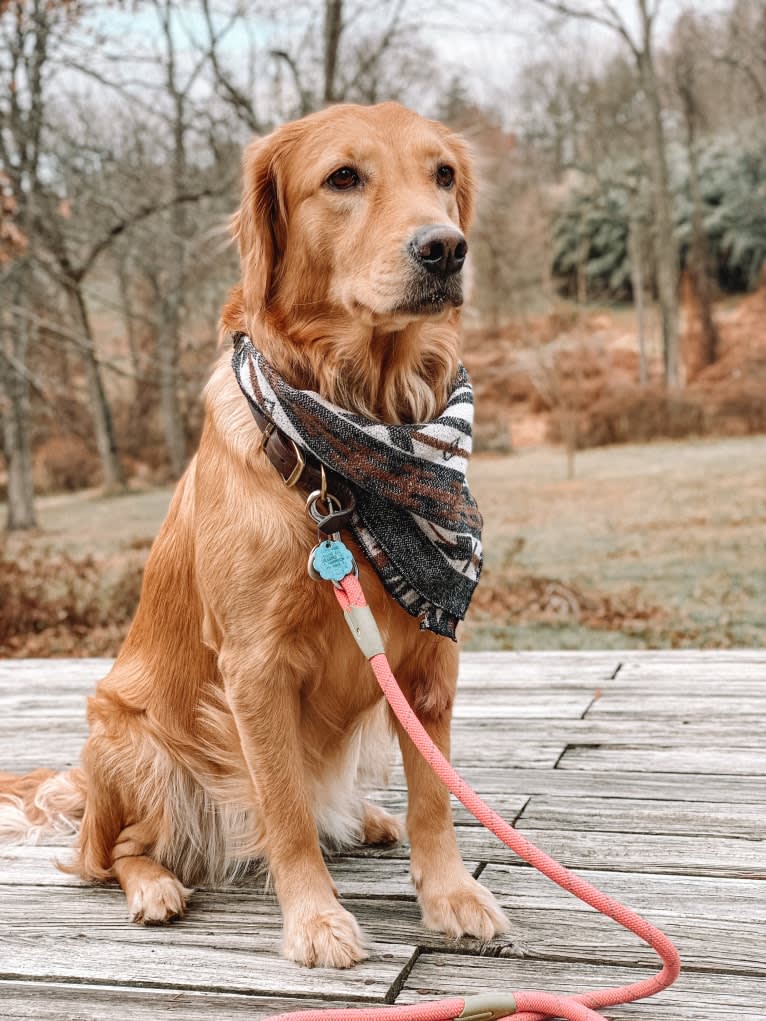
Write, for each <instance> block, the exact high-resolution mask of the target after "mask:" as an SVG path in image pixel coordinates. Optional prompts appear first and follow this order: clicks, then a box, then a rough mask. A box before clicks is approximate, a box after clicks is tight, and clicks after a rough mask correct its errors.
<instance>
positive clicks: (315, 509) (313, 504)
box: [306, 489, 343, 525]
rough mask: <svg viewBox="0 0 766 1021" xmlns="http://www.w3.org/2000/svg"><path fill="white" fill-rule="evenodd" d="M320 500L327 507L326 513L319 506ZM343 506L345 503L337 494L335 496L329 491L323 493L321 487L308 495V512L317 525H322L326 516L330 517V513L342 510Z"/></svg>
mask: <svg viewBox="0 0 766 1021" xmlns="http://www.w3.org/2000/svg"><path fill="white" fill-rule="evenodd" d="M320 500H321V501H322V502H323V503H324V505H325V507H326V508H327V511H326V513H324V514H323V513H322V511H321V510H320V508H319V502H320ZM342 507H343V504H342V503H341V502H340V500H339V499H338V497H337V496H333V494H332V493H327V492H326V493H324V494H323V493H322V490H321V489H315V490H314V491H313V492H311V493H309V495H308V496H307V497H306V513H307V514H308V516H309V517H310V518H311V520H312V521H313V522H314V523H315V524H317V525H321V523H322V522H323V521H324V520H325V518H327V517H329V515H330V514H335V513H336V512H337V511H339V510H341V509H342Z"/></svg>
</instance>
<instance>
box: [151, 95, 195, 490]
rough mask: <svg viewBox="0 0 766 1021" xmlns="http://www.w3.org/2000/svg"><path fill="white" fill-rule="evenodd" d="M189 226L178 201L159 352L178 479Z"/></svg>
mask: <svg viewBox="0 0 766 1021" xmlns="http://www.w3.org/2000/svg"><path fill="white" fill-rule="evenodd" d="M172 87H173V88H175V86H174V85H173V86H172ZM174 101H175V120H174V143H173V180H174V182H175V188H176V190H177V191H178V190H180V189H182V188H183V187H184V184H185V181H186V176H187V160H186V128H185V109H184V103H185V97H184V96H183V94H182V93H180V92H178V91H175V94H174ZM188 227H189V224H188V218H187V214H186V207H185V206H184V204H183V203H182V202H176V203H174V204H173V206H172V207H171V210H170V233H171V246H170V265H169V272H168V284H167V291H166V293H165V295H164V296H163V300H162V305H161V315H162V321H161V324H160V335H159V341H160V346H159V350H158V352H157V356H158V361H159V367H160V414H161V416H162V428H163V432H164V434H165V448H166V450H167V454H168V460H169V461H170V470H171V472H172V473H173V476H174V478H180V476H181V475H182V474H183V470H184V468H185V467H186V433H185V430H184V423H183V417H182V415H181V403H180V401H179V398H178V355H179V349H180V333H181V317H182V305H183V296H184V288H185V285H186V243H187V236H188Z"/></svg>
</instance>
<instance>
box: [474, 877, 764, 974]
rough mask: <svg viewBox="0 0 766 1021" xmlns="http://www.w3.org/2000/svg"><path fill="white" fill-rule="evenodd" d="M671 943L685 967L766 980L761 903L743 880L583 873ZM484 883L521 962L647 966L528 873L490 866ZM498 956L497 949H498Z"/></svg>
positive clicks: (640, 951) (644, 955) (631, 946)
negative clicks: (520, 949) (508, 924)
mask: <svg viewBox="0 0 766 1021" xmlns="http://www.w3.org/2000/svg"><path fill="white" fill-rule="evenodd" d="M587 878H588V880H589V881H590V882H592V883H593V884H594V886H596V887H597V888H598V889H600V890H602V891H603V892H605V893H608V894H609V895H610V896H612V897H615V898H616V899H617V900H619V901H621V902H622V903H626V904H629V905H630V906H631V907H632V908H634V910H636V911H638V912H640V913H641V914H642V915H643V916H644V917H645V918H647V919H648V920H649V921H650V922H652V923H654V924H655V925H657V926H659V927H660V928H661V929H663V930H664V931H665V932H666V933H667V934H668V935H669V936H670V937H671V939H672V940H673V941H674V943H676V945H677V947H678V949H679V952H680V954H681V957H682V959H683V961H684V966H685V967H687V968H695V969H704V970H712V971H733V972H736V971H742V972H746V973H749V974H761V975H766V899H764V898H761V899H760V901H761V902H760V903H759V904H754V903H753V902H754V901H755V900H758V898H757V897H754V891H755V889H756V887H755V884H754V883H753V882H751V881H746V880H722V879H708V878H704V879H703V878H699V877H689V878H686V877H679V876H653V875H646V874H639V873H627V874H624V873H623V874H619V873H605V872H596V873H589V874H588V877H587ZM482 882H483V883H484V884H485V885H486V886H487V887H488V888H489V889H491V890H492V892H493V893H494V894H495V896H496V897H497V898H498V900H499V901H500V903H501V904H502V905H503V907H504V908H505V909H506V911H507V913H508V917H509V918H510V919H511V922H512V924H513V926H514V930H515V931H518V932H520V934H521V935H520V937H519V938H517V939H516V946H517V948H518V947H523V949H524V953H525V955H526V956H538V957H541V958H545V959H565V958H569V959H573V960H591V961H595V960H598V961H600V962H601V963H612V964H620V963H628V964H630V963H632V962H634V961H635V960H638V959H640V960H642V961H643V962H645V963H647V964H650V963H651V962H652V960H653V957H654V955H653V951H651V949H650V948H648V947H644V946H643V945H642V944H640V943H638V942H637V940H636V938H635V937H634V936H633V935H632V934H631V933H629V932H626V930H624V929H622V928H621V927H620V926H618V925H615V924H614V923H613V922H611V921H610V920H609V919H607V918H605V917H604V916H603V915H599V914H598V913H596V912H594V911H592V910H591V909H590V908H588V907H587V906H586V905H584V904H582V903H581V902H580V901H578V900H577V898H575V897H573V896H571V894H568V893H567V892H566V891H564V890H561V889H560V888H559V887H557V886H556V885H555V884H553V883H551V882H550V881H549V880H547V879H546V878H545V877H544V876H542V875H540V874H539V873H537V872H535V871H534V870H533V869H530V868H525V867H522V866H516V867H503V866H500V865H490V866H487V868H486V869H485V870H484V872H483V873H482ZM500 952H501V953H502V952H503V951H500Z"/></svg>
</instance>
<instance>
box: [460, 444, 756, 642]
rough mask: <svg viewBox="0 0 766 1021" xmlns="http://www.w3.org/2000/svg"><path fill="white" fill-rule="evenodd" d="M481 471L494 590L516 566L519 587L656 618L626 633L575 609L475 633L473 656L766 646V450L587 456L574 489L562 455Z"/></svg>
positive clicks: (626, 449)
mask: <svg viewBox="0 0 766 1021" xmlns="http://www.w3.org/2000/svg"><path fill="white" fill-rule="evenodd" d="M471 472H472V474H471V480H472V485H473V487H474V489H475V491H476V494H477V498H478V499H479V502H480V506H481V507H482V510H483V512H484V515H485V519H486V533H485V535H486V545H487V568H488V570H487V578H488V579H491V578H492V577H493V572H497V571H498V569H499V567H500V565H501V564H502V562H503V559H504V558H505V559H506V561H507V560H508V559H509V558H510V559H512V570H511V572H510V578H511V579H512V578H513V577H514V575H519V574H525V573H527V574H529V575H533V576H535V575H538V576H544V577H546V578H550V579H556V580H558V581H561V582H563V583H565V584H566V585H571V586H574V587H575V589H577V590H583V591H586V592H595V593H598V594H601V595H606V596H616V597H620V598H621V599H622V600H623V601H624V602H627V603H630V602H631V601H633V602H636V603H639V604H641V605H644V606H647V607H653V608H655V609H656V611H657V612H656V613H655V614H654V615H653V619H652V621H650V622H649V623H648V624H647V625H646V626H645V627H641V626H638V627H633V628H631V629H630V630H629V631H627V632H626V631H625V630H624V629H620V628H616V629H615V628H608V629H607V628H604V629H602V628H601V627H600V626H599V627H596V628H593V627H587V628H586V627H583V626H582V625H581V624H580V623H579V622H578V620H577V619H576V618H577V614H576V613H571V612H569V613H568V612H566V606H565V605H564V606H561V612H560V613H559V614H556V612H555V610H554V611H553V612H552V613H549V614H543V615H542V616H543V617H545V619H544V620H540V621H530V622H526V623H524V624H519V623H518V622H515V621H513V620H505V621H502V620H495V621H494V622H493V623H484V624H482V625H480V626H479V625H474V626H473V627H472V628H471V633H470V644H471V645H473V646H474V647H481V646H487V645H505V646H512V647H515V648H535V647H537V648H614V647H618V646H628V645H638V646H645V645H650V646H654V645H657V646H672V645H723V646H754V645H763V644H764V642H765V641H766V621H765V620H764V605H766V529H765V528H764V526H765V525H766V437H762V436H756V437H746V438H735V439H716V440H699V441H688V440H684V441H679V442H662V443H652V444H646V445H640V446H638V445H637V446H614V447H600V448H595V449H591V450H586V451H583V452H581V453H579V454H578V455H577V460H576V469H575V474H576V478H575V479H574V480H573V481H566V479H565V477H564V476H565V462H564V455H563V452H562V451H560V450H558V449H555V448H550V447H546V448H538V449H535V450H529V451H524V452H522V453H519V454H517V455H516V456H514V457H510V458H502V459H490V458H477V459H476V460H475V461H474V462H473V464H472V468H471ZM521 543H523V546H522V548H521V549H520V551H518V552H516V553H514V552H513V547H514V544H517V545H521ZM560 602H561V601H560ZM564 602H565V601H564ZM557 618H558V619H557Z"/></svg>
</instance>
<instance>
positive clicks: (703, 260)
mask: <svg viewBox="0 0 766 1021" xmlns="http://www.w3.org/2000/svg"><path fill="white" fill-rule="evenodd" d="M683 99H684V116H685V118H686V152H687V156H688V160H689V192H690V195H691V200H692V223H691V226H692V238H691V249H690V252H689V276H690V278H691V285H692V290H693V291H694V296H695V298H696V299H697V302H696V304H697V307H698V311H699V321H700V326H701V327H702V352H701V353H702V363H703V365H712V364H713V362H715V360H716V359H717V357H718V347H719V336H718V328H717V327H716V324H715V320H714V318H713V289H712V287H711V283H710V273H709V265H710V253H709V249H708V243H707V236H706V234H705V224H704V221H703V216H702V190H701V188H700V175H699V154H698V152H697V144H696V143H697V139H696V124H695V120H696V117H695V110H694V107H693V98H692V97H691V96H686V95H685V96H684V97H683Z"/></svg>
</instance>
